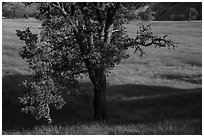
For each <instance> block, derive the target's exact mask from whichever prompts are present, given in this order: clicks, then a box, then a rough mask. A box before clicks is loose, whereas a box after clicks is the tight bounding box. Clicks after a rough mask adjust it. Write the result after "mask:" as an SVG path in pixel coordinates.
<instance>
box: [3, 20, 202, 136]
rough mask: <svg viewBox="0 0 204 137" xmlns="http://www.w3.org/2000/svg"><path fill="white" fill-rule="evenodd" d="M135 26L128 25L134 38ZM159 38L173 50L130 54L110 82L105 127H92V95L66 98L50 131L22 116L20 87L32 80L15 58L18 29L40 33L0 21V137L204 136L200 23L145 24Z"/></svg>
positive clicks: (30, 23) (34, 26)
mask: <svg viewBox="0 0 204 137" xmlns="http://www.w3.org/2000/svg"><path fill="white" fill-rule="evenodd" d="M138 23H139V22H136V21H133V22H131V23H130V24H128V25H127V26H126V27H127V32H128V34H129V35H130V36H134V35H135V34H136V30H137V28H138ZM149 23H150V24H152V29H153V31H154V32H155V33H156V34H158V35H164V34H168V36H169V38H170V39H172V40H173V41H174V43H175V45H176V46H177V47H176V48H175V49H168V48H154V47H150V48H144V50H145V52H146V55H144V56H143V57H140V56H139V54H134V53H133V52H132V51H131V50H128V51H127V52H129V53H130V57H129V58H128V59H126V60H123V61H122V63H121V64H119V65H118V66H117V67H116V68H114V69H113V70H112V73H111V74H110V75H109V77H108V82H109V84H108V87H107V93H106V94H107V99H106V100H107V104H106V106H107V121H104V122H101V123H98V122H93V121H92V117H93V108H92V100H93V90H92V85H91V83H90V81H89V80H88V79H86V78H85V79H83V80H81V86H82V87H84V88H86V91H85V92H84V93H83V94H81V95H79V96H71V97H70V96H68V95H67V96H65V100H66V102H67V104H66V105H65V106H64V108H63V109H62V110H59V111H56V110H52V111H51V116H52V118H53V122H54V123H53V124H52V125H46V124H45V123H44V121H43V120H40V121H36V120H35V119H34V117H32V116H30V115H28V114H24V113H21V112H20V109H21V104H19V102H18V97H19V96H22V89H21V87H19V84H20V83H21V82H22V81H23V80H25V79H31V77H32V74H31V70H30V69H29V66H28V64H27V63H26V62H25V60H23V59H21V58H20V56H19V54H18V53H19V51H20V49H21V48H22V46H23V45H24V43H23V42H22V41H20V40H18V38H17V36H16V29H20V30H23V29H26V28H27V27H30V29H31V31H32V32H35V33H39V32H40V31H39V28H40V23H39V22H38V21H36V20H34V19H29V20H23V19H15V20H14V19H3V20H2V25H3V26H2V99H3V100H2V127H3V129H2V131H3V133H2V134H18V135H19V134H105V135H107V134H113V135H114V134H202V22H201V21H196V22H194V21H192V22H189V21H186V22H185V21H180V22H157V21H153V22H149Z"/></svg>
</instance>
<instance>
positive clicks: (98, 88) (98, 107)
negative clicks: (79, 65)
mask: <svg viewBox="0 0 204 137" xmlns="http://www.w3.org/2000/svg"><path fill="white" fill-rule="evenodd" d="M93 84H94V100H93V107H94V120H99V121H101V120H105V117H106V116H105V113H106V112H105V104H106V99H105V97H106V95H105V90H106V75H105V71H104V70H103V69H102V70H101V69H99V70H97V72H96V73H95V81H94V82H93Z"/></svg>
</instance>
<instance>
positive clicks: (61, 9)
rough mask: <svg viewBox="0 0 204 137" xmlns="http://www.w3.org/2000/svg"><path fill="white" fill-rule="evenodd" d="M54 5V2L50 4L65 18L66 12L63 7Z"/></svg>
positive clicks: (57, 3) (57, 4)
mask: <svg viewBox="0 0 204 137" xmlns="http://www.w3.org/2000/svg"><path fill="white" fill-rule="evenodd" d="M55 3H56V4H54V2H52V3H51V5H52V6H53V7H55V8H56V9H58V10H59V11H60V12H61V13H62V15H63V16H64V17H65V18H66V17H67V12H66V11H65V9H64V6H63V5H60V3H59V2H55Z"/></svg>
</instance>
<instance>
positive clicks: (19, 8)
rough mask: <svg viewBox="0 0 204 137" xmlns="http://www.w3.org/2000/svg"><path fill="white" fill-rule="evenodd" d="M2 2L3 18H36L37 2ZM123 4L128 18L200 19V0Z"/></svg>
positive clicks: (159, 19)
mask: <svg viewBox="0 0 204 137" xmlns="http://www.w3.org/2000/svg"><path fill="white" fill-rule="evenodd" d="M2 4H3V5H2V15H3V17H5V18H29V17H35V18H36V17H37V18H38V7H39V3H31V2H3V3H2ZM123 5H124V6H125V7H126V8H127V9H128V10H129V11H130V12H129V14H127V16H126V17H127V18H129V19H138V20H158V21H165V20H166V21H168V20H174V21H180V20H202V3H201V2H154V3H144V5H147V6H145V7H141V8H139V7H138V5H136V4H135V3H123ZM138 8H139V9H138Z"/></svg>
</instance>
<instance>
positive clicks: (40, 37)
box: [17, 2, 174, 122]
mask: <svg viewBox="0 0 204 137" xmlns="http://www.w3.org/2000/svg"><path fill="white" fill-rule="evenodd" d="M138 4H139V5H141V4H140V3H138ZM126 5H128V4H125V3H113V2H107V3H102V2H83V3H80V2H76V3H58V2H51V3H47V2H46V3H40V9H39V10H40V14H41V16H43V18H42V20H41V21H42V28H41V33H40V34H33V33H32V32H31V31H30V29H29V28H27V29H26V30H25V31H20V30H17V35H18V36H19V38H20V39H21V40H23V41H25V46H24V47H23V49H22V50H21V51H20V55H21V56H22V57H23V58H25V59H26V60H27V62H28V63H29V65H30V68H31V69H32V70H33V79H34V81H32V82H27V81H24V82H23V85H24V86H25V87H26V89H27V92H26V94H25V95H24V96H23V97H21V98H20V101H21V102H22V103H23V104H25V105H26V106H25V107H24V108H23V111H25V112H29V111H30V112H31V113H32V114H34V115H35V116H36V117H37V118H38V119H39V118H41V117H45V118H47V119H48V120H49V122H51V118H50V114H49V112H50V106H51V105H54V106H55V107H56V108H62V106H63V105H64V104H65V101H64V99H63V98H62V96H61V93H62V92H67V91H73V90H80V89H79V88H77V87H78V86H77V85H78V80H79V77H80V76H81V74H87V75H88V77H89V78H90V80H91V82H92V84H93V90H94V100H93V107H94V119H95V120H103V119H105V102H106V101H105V100H106V99H105V97H106V95H105V94H106V92H105V91H106V86H107V81H106V78H107V74H108V72H109V71H110V70H111V69H112V68H114V67H115V66H116V65H117V64H118V63H120V62H121V60H122V59H125V58H127V57H129V55H128V54H127V52H126V50H127V49H128V48H132V49H134V51H135V52H139V53H140V54H141V55H142V54H144V51H143V47H149V46H155V47H157V46H158V47H170V46H173V47H174V45H173V44H172V41H171V40H168V39H166V35H165V36H162V37H159V36H156V35H154V34H153V32H152V31H151V26H150V25H144V24H142V25H141V26H140V27H139V30H137V33H136V35H135V37H134V38H132V37H129V36H128V34H127V33H126V30H125V27H124V24H125V23H126V21H125V18H124V17H125V14H127V13H128V12H129V10H128V8H127V6H126Z"/></svg>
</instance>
